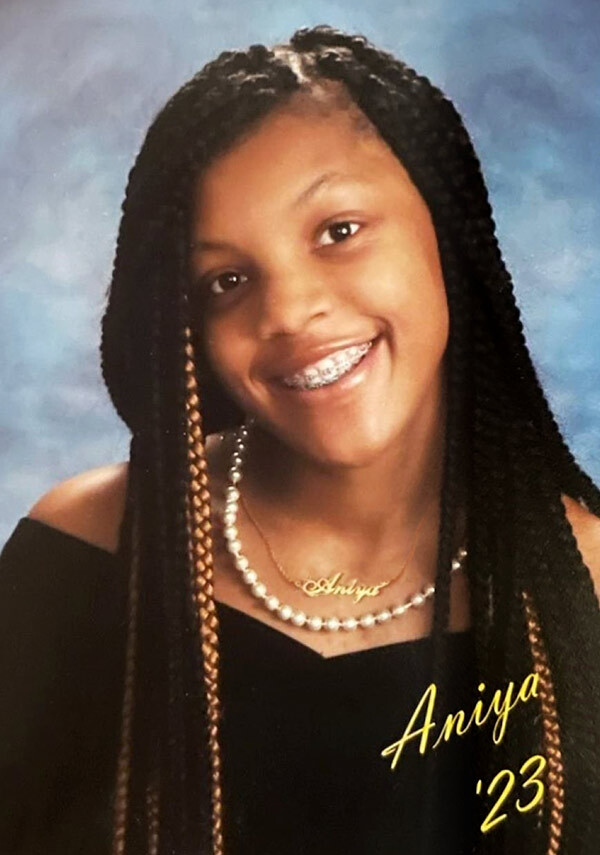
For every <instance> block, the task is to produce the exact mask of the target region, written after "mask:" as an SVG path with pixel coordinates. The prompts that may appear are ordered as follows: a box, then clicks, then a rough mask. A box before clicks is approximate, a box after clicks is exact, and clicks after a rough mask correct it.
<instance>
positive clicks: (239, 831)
mask: <svg viewBox="0 0 600 855" xmlns="http://www.w3.org/2000/svg"><path fill="white" fill-rule="evenodd" d="M126 598H127V580H126V579H125V578H124V575H123V571H122V569H121V568H120V565H119V564H118V562H117V561H116V559H115V557H114V556H113V555H112V554H111V553H109V552H107V551H105V550H103V549H100V548H99V547H96V546H93V545H92V544H90V543H87V542H86V541H83V540H80V539H78V538H76V537H74V536H72V535H69V534H66V533H64V532H62V531H59V530H58V529H55V528H53V527H51V526H49V525H46V524H45V523H42V522H39V521H37V520H33V519H31V518H29V517H23V518H21V519H20V521H19V522H18V524H17V526H16V528H15V529H14V531H13V533H12V535H11V537H10V538H9V540H8V542H7V543H6V545H5V547H4V550H3V551H2V553H1V556H0V634H1V638H0V687H1V688H0V691H1V700H0V852H1V853H3V855H13V853H15V855H16V853H18V855H54V853H56V855H58V853H60V855H75V853H77V855H79V853H81V855H84V853H85V855H108V853H109V852H110V834H111V824H112V814H111V798H112V794H113V792H114V773H115V767H116V757H117V751H118V737H119V718H120V709H121V702H122V679H123V663H124V648H125V612H126ZM217 608H218V617H219V621H220V638H221V642H220V645H221V654H220V658H221V702H222V709H223V717H222V722H221V737H220V741H221V750H222V760H223V796H224V839H225V851H226V853H227V855H242V853H243V855H253V853H257V855H258V853H260V855H276V853H277V855H301V853H302V855H308V853H310V854H311V855H320V853H328V855H334V853H335V855H417V853H418V855H465V854H466V853H469V852H471V848H472V839H471V836H472V835H473V826H474V825H475V822H474V817H475V800H476V795H475V785H476V781H475V778H476V773H475V756H476V733H475V732H474V731H473V732H471V733H468V734H466V735H463V736H461V737H459V736H457V735H454V736H453V737H452V738H450V739H449V740H448V741H447V742H440V744H439V746H438V748H437V749H436V750H435V754H436V760H437V774H438V779H439V781H440V786H439V796H438V797H437V800H436V805H435V821H434V828H433V829H431V831H432V833H431V846H430V848H428V849H427V853H424V852H423V851H422V849H421V848H420V843H419V841H420V840H421V839H422V838H421V835H422V828H421V818H422V814H423V804H424V780H425V779H424V772H425V765H426V763H425V759H426V758H425V757H424V756H423V755H421V754H419V751H418V740H416V739H414V740H412V742H410V743H409V744H408V745H407V746H406V747H405V748H404V750H403V753H402V756H401V758H400V761H399V763H398V765H397V766H396V768H395V769H394V770H392V769H391V758H390V757H382V756H381V752H382V750H383V749H384V748H385V747H386V746H388V745H390V744H391V743H393V742H395V741H396V740H398V739H399V738H400V737H401V736H402V734H403V732H404V730H405V728H406V726H407V724H408V722H409V719H410V717H411V715H412V713H413V712H414V710H415V707H416V705H417V703H418V702H419V700H420V699H421V697H422V695H423V692H424V691H425V689H426V688H427V686H428V685H429V683H430V680H431V674H430V665H431V654H432V645H431V643H430V639H428V638H425V639H418V640H415V641H407V642H400V643H394V644H387V645H384V646H379V647H375V648H371V649H369V650H362V651H358V652H352V653H347V654H342V655H337V656H334V657H331V658H323V657H322V656H321V655H320V654H318V653H316V652H315V651H314V650H312V649H311V648H310V647H308V646H307V645H304V644H302V643H301V642H298V641H296V640H295V639H292V638H291V637H290V636H288V635H286V634H284V633H283V632H280V631H278V630H276V629H274V628H272V627H270V626H268V625H267V624H266V623H263V622H262V621H260V620H258V619H256V618H254V617H252V616H250V615H247V614H245V613H244V612H242V611H240V610H238V609H236V608H234V607H232V606H229V605H227V604H225V603H221V602H218V604H217ZM373 631H374V632H376V631H377V630H376V629H374V630H373ZM447 666H448V667H447V674H448V684H447V709H446V707H444V710H438V709H436V716H435V719H436V721H437V720H439V721H443V718H442V712H443V713H444V715H445V714H446V713H447V712H456V711H458V710H459V709H464V710H465V711H467V710H469V708H471V709H472V707H473V703H474V696H475V689H476V677H475V670H474V669H475V658H474V648H473V637H472V632H471V631H470V630H467V631H464V632H455V633H451V635H450V638H449V649H448V660H447ZM436 733H437V732H436Z"/></svg>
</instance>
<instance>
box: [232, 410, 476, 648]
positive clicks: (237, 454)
mask: <svg viewBox="0 0 600 855" xmlns="http://www.w3.org/2000/svg"><path fill="white" fill-rule="evenodd" d="M247 437H248V428H247V426H246V425H242V426H241V427H240V428H238V430H237V431H236V433H235V436H234V444H235V448H234V451H233V453H232V455H231V461H230V468H229V481H230V483H229V485H228V486H227V488H226V496H225V512H224V514H223V523H224V525H223V533H224V536H225V544H226V547H227V550H228V552H229V553H230V554H231V556H232V557H233V561H234V564H235V566H236V568H237V569H238V570H239V571H240V573H241V576H242V579H243V580H244V582H245V583H246V584H247V585H248V587H249V588H250V590H251V592H252V594H253V595H254V596H255V597H256V598H257V599H258V600H260V601H261V602H262V603H263V604H264V606H265V607H266V608H267V609H269V611H270V612H272V613H273V614H274V615H277V617H279V618H280V619H281V620H282V621H284V622H288V623H293V624H294V625H295V626H303V627H306V628H308V629H312V630H313V631H319V630H328V631H330V632H337V631H338V630H340V629H345V630H355V629H360V628H364V629H368V628H370V627H372V626H377V625H378V624H383V623H387V622H388V621H389V620H392V619H393V618H396V617H400V616H401V615H403V614H405V613H406V612H407V611H408V610H409V609H410V608H418V607H420V606H422V605H423V604H424V603H425V602H426V601H427V600H428V599H429V598H430V597H432V596H433V594H434V593H435V585H433V584H429V585H427V586H426V587H424V588H423V589H422V590H421V591H419V592H418V593H416V594H413V595H412V596H411V597H409V599H408V600H406V601H405V602H404V603H401V604H399V605H397V606H392V607H391V608H387V609H383V610H382V611H380V612H376V613H375V614H374V613H373V612H368V613H367V614H364V615H361V616H360V617H348V618H344V619H342V618H337V617H328V618H324V617H319V616H317V615H307V614H305V613H304V612H303V611H301V610H300V609H295V608H293V607H292V606H290V605H287V604H285V603H281V602H280V601H279V599H278V598H277V597H275V596H273V595H272V594H270V593H269V592H268V591H267V588H266V586H265V585H264V584H263V582H261V581H260V579H259V578H258V574H257V573H256V571H255V570H253V569H252V568H251V567H250V563H249V561H248V559H247V558H246V556H245V555H244V554H243V552H242V544H241V541H240V538H239V532H238V530H237V528H236V520H237V514H238V502H239V498H240V492H239V489H238V488H237V486H236V484H239V482H240V481H241V479H242V462H243V455H244V452H245V450H246V443H245V440H246V439H247ZM466 556H467V550H466V549H464V548H463V547H460V548H459V549H458V551H457V553H456V557H455V558H454V559H453V561H452V567H451V570H450V572H451V573H454V572H456V571H457V570H460V568H461V567H462V564H463V561H464V559H465V558H466Z"/></svg>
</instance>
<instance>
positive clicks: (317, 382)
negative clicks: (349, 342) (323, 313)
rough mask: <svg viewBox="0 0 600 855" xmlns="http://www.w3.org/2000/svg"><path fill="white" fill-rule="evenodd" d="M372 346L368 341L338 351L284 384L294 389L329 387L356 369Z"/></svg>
mask: <svg viewBox="0 0 600 855" xmlns="http://www.w3.org/2000/svg"><path fill="white" fill-rule="evenodd" d="M372 344H373V342H372V341H367V342H365V343H364V344H359V345H353V346H352V347H346V348H344V350H338V351H337V352H336V353H333V354H331V355H330V356H327V357H325V359H321V360H319V362H315V364H314V365H310V366H308V367H307V368H305V369H303V370H302V371H298V372H297V373H296V374H293V375H292V376H291V377H284V378H283V380H282V382H283V384H284V385H285V386H288V387H290V388H293V389H318V388H320V387H321V386H328V385H330V384H331V383H335V382H336V381H337V380H339V379H340V377H342V376H343V375H344V374H347V373H348V372H349V371H350V370H351V369H352V368H354V366H355V365H357V364H358V363H359V362H360V361H361V359H362V358H363V356H365V354H366V353H367V352H368V351H369V350H370V348H371V346H372Z"/></svg>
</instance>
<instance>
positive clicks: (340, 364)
mask: <svg viewBox="0 0 600 855" xmlns="http://www.w3.org/2000/svg"><path fill="white" fill-rule="evenodd" d="M191 241H192V250H191V257H190V263H191V274H192V280H193V286H192V291H193V293H194V295H195V296H194V302H195V303H196V304H197V305H198V306H199V307H200V309H201V312H200V313H199V315H198V318H199V320H198V324H199V325H201V328H200V329H199V330H198V331H199V333H200V334H201V335H203V336H204V339H205V347H206V352H207V356H208V358H209V360H210V362H211V365H212V367H213V370H214V371H215V373H216V374H217V376H218V377H219V379H220V380H221V382H222V383H223V384H224V386H225V387H226V388H227V389H228V391H229V393H230V395H231V396H232V397H233V398H234V399H235V400H236V401H237V402H238V403H239V404H240V405H241V407H242V408H243V409H244V410H245V411H246V412H248V413H250V414H252V415H254V416H255V418H256V419H257V422H259V423H260V424H261V425H262V427H263V428H264V429H265V430H267V431H268V432H270V433H272V434H275V435H276V436H277V437H278V438H279V439H280V440H281V441H283V442H284V443H286V444H287V445H288V446H292V447H293V448H295V449H296V450H297V451H300V452H302V453H304V454H307V455H309V456H310V457H312V458H314V459H316V460H320V461H322V462H324V463H327V464H339V465H353V466H356V465H361V464H365V463H367V462H368V461H369V460H371V459H373V455H376V454H377V453H378V452H381V451H382V450H383V449H385V448H388V447H389V446H390V445H391V444H393V443H398V442H402V441H403V440H404V441H410V440H413V441H414V440H415V438H416V437H418V436H419V434H422V435H423V436H425V435H428V436H429V435H430V434H431V426H432V425H433V424H435V423H436V421H437V422H439V419H440V417H441V415H442V410H441V407H442V398H443V387H444V371H443V364H444V363H443V356H444V352H445V349H446V344H447V339H448V326H449V317H448V307H447V301H446V293H445V288H444V283H443V278H442V272H441V267H440V261H439V256H438V247H437V240H436V235H435V231H434V228H433V224H432V221H431V217H430V214H429V210H428V208H427V206H426V204H425V202H424V200H423V198H422V197H421V195H420V193H419V192H418V190H417V189H416V187H415V185H414V184H413V183H412V181H411V179H410V177H409V175H408V173H407V172H406V170H405V169H404V167H403V166H402V165H401V163H400V162H399V161H398V159H397V158H396V157H395V156H394V154H393V152H392V151H391V149H390V148H389V147H388V146H387V144H386V143H385V142H384V141H383V140H382V139H381V137H379V136H378V135H377V134H376V133H375V132H374V131H369V132H367V131H365V130H364V129H363V130H361V129H360V128H359V127H358V125H357V123H356V121H355V118H354V117H352V116H350V115H349V113H348V112H347V111H344V110H342V109H337V110H335V111H333V112H331V113H330V114H328V115H323V113H322V111H321V112H319V111H317V112H315V113H314V114H311V113H310V112H308V113H306V112H305V113H302V112H298V111H297V110H292V109H289V108H281V109H279V110H278V111H276V112H274V113H272V114H271V115H269V116H268V117H267V118H266V119H264V120H263V121H262V123H261V124H260V126H259V127H258V128H257V129H256V130H254V131H253V132H252V133H251V135H249V136H248V137H246V138H245V139H244V140H243V141H241V142H240V143H239V144H238V145H237V146H236V147H235V148H233V149H231V150H230V151H228V152H227V153H226V154H224V155H222V156H221V157H220V158H219V159H218V160H216V161H215V162H214V163H213V164H211V165H210V167H209V168H208V169H207V171H206V172H205V173H204V175H203V176H202V178H201V180H200V181H199V182H198V185H197V187H196V192H195V197H194V215H193V222H192V233H191ZM370 342H372V344H370V345H369V343H370ZM363 344H364V345H365V346H364V347H355V349H353V350H352V349H351V350H345V352H343V353H342V352H341V351H342V350H344V349H345V348H347V347H348V346H349V345H353V346H359V345H363ZM336 351H338V352H340V353H339V356H334V357H332V359H333V361H331V360H329V361H328V362H326V363H321V362H320V360H322V359H323V358H324V357H326V356H328V355H329V354H330V353H331V354H334V353H335V352H336ZM359 360H360V361H359ZM315 363H319V364H318V365H315ZM303 369H308V370H303ZM343 372H346V373H344V376H341V377H340V373H343ZM336 378H339V379H336ZM332 380H334V381H335V382H331V381H332ZM315 386H316V387H317V388H314V387H315Z"/></svg>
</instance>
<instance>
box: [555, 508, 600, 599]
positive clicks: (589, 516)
mask: <svg viewBox="0 0 600 855" xmlns="http://www.w3.org/2000/svg"><path fill="white" fill-rule="evenodd" d="M561 499H562V503H563V505H564V506H565V511H566V514H567V519H568V520H569V523H570V524H571V529H572V531H573V535H574V537H575V540H576V541H577V546H578V547H579V551H580V552H581V557H582V558H583V562H584V564H585V565H586V566H587V568H588V570H589V571H590V574H591V577H592V581H593V583H594V588H595V590H596V597H597V598H598V603H599V605H600V517H597V516H595V515H594V514H593V513H591V511H588V510H586V508H584V507H583V505H580V504H579V502H576V501H575V499H572V498H571V497H570V496H567V495H565V494H563V495H562V496H561Z"/></svg>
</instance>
